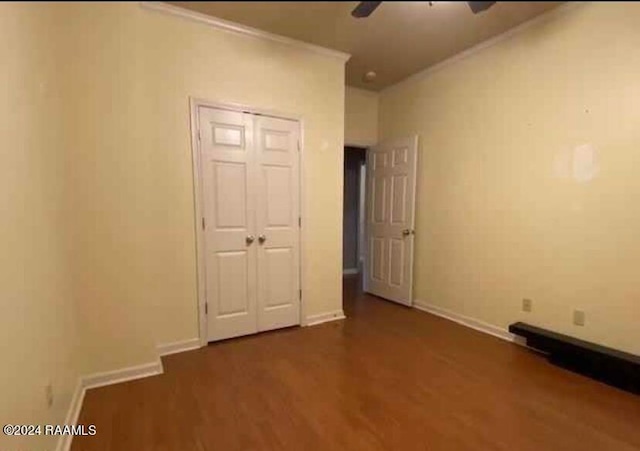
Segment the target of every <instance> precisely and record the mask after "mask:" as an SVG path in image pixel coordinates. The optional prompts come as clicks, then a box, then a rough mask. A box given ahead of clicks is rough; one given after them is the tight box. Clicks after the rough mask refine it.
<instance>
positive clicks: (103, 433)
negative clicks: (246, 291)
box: [72, 279, 640, 451]
mask: <svg viewBox="0 0 640 451" xmlns="http://www.w3.org/2000/svg"><path fill="white" fill-rule="evenodd" d="M354 282H355V279H350V280H348V281H347V283H346V284H345V309H346V314H347V317H348V319H347V320H345V321H337V322H332V323H327V324H324V325H319V326H314V327H307V328H293V329H287V330H281V331H277V332H270V333H265V334H260V335H255V336H251V337H246V338H241V339H235V340H229V341H226V342H222V343H216V344H211V345H209V346H208V347H207V348H203V349H200V350H196V351H191V352H185V353H181V354H176V355H173V356H169V357H166V358H163V362H164V369H165V374H163V375H162V376H155V377H150V378H146V379H141V380H137V381H132V382H127V383H123V384H118V385H112V386H108V387H103V388H97V389H92V390H89V391H88V392H87V395H86V398H85V400H84V407H83V409H82V413H81V415H80V423H81V424H95V425H96V427H97V435H96V436H94V437H76V438H75V439H74V441H73V448H72V449H73V450H74V451H80V450H118V451H128V450H135V451H142V450H172V451H173V450H181V451H190V450H212V451H213V450H216V451H234V450H243V451H245V450H295V451H299V450H304V451H309V450H383V449H384V450H429V451H436V450H446V451H455V450H505V451H506V450H510V451H511V450H517V451H527V450H531V451H542V450H545V451H548V450H580V451H589V450H594V451H605V450H606V451H610V450H620V451H625V450H640V397H637V396H634V395H632V394H630V393H626V392H623V391H620V390H617V389H615V388H611V387H609V386H606V385H603V384H601V383H599V382H596V381H593V380H590V379H587V378H585V377H583V376H580V375H577V374H573V373H571V372H568V371H565V370H563V369H560V368H557V367H554V366H552V365H551V364H549V363H547V361H546V360H545V359H544V358H543V357H541V356H540V355H538V354H536V353H534V352H532V351H529V350H527V349H525V348H522V347H519V346H516V345H514V344H511V343H507V342H504V341H501V340H499V339H497V338H493V337H491V336H488V335H484V334H482V333H480V332H476V331H474V330H471V329H467V328H465V327H462V326H459V325H457V324H455V323H452V322H449V321H446V320H444V319H441V318H438V317H435V316H432V315H429V314H427V313H422V312H420V311H417V310H412V309H409V308H405V307H401V306H399V305H395V304H392V303H390V302H387V301H383V300H380V299H377V298H375V297H372V296H367V295H363V294H361V293H360V292H359V290H358V287H357V286H356V284H355V283H354Z"/></svg>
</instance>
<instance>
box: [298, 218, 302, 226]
mask: <svg viewBox="0 0 640 451" xmlns="http://www.w3.org/2000/svg"><path fill="white" fill-rule="evenodd" d="M298 227H302V216H298Z"/></svg>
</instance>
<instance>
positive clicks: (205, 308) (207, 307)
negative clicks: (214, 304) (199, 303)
mask: <svg viewBox="0 0 640 451" xmlns="http://www.w3.org/2000/svg"><path fill="white" fill-rule="evenodd" d="M204 314H205V315H208V314H209V303H208V302H205V303H204Z"/></svg>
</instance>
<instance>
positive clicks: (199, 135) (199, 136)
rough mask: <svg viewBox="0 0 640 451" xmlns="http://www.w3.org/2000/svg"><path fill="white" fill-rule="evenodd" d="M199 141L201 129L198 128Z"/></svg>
mask: <svg viewBox="0 0 640 451" xmlns="http://www.w3.org/2000/svg"><path fill="white" fill-rule="evenodd" d="M198 141H200V129H198Z"/></svg>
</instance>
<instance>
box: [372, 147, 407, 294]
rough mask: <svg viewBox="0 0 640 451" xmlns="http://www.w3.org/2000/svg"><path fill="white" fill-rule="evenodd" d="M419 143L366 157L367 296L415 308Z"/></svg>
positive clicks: (381, 149) (374, 150)
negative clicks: (415, 223)
mask: <svg viewBox="0 0 640 451" xmlns="http://www.w3.org/2000/svg"><path fill="white" fill-rule="evenodd" d="M417 157H418V137H417V136H414V137H411V138H405V139H399V140H395V141H392V142H387V143H383V144H380V145H377V146H375V147H373V148H371V149H369V151H368V152H367V222H366V234H367V254H366V258H367V262H366V265H365V266H366V268H365V276H364V288H365V291H367V292H369V293H372V294H375V295H377V296H380V297H383V298H386V299H389V300H392V301H395V302H399V303H401V304H405V305H411V304H412V296H413V293H412V291H413V245H414V236H415V232H414V220H415V197H416V165H417Z"/></svg>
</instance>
